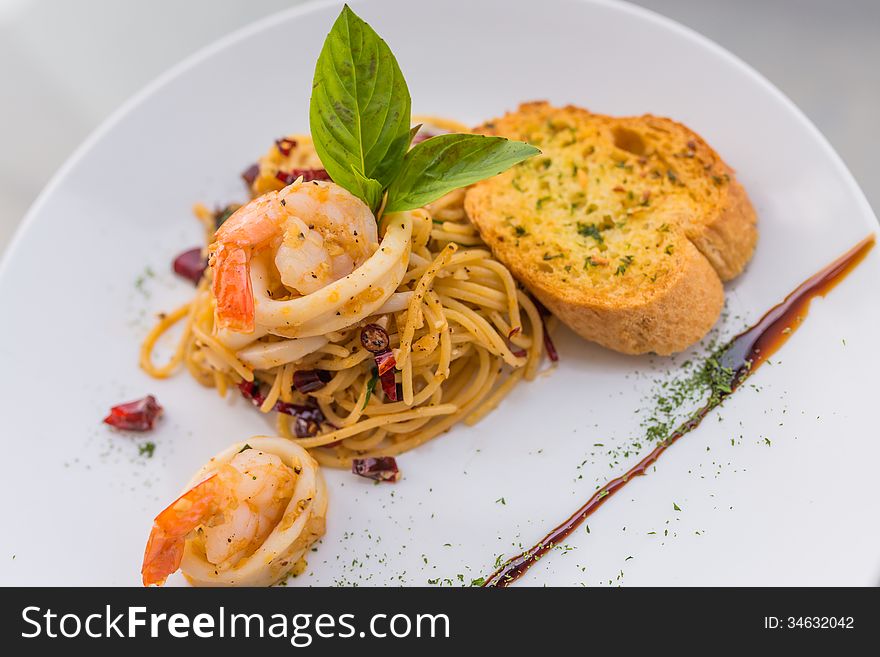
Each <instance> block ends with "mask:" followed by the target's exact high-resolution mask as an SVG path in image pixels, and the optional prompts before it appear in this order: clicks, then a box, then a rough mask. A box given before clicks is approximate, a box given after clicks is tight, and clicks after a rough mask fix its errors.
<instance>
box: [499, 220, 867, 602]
mask: <svg viewBox="0 0 880 657" xmlns="http://www.w3.org/2000/svg"><path fill="white" fill-rule="evenodd" d="M874 241H875V238H874V235H869V236H868V237H866V238H865V239H863V240H862V241H861V242H859V243H858V244H856V245H855V246H854V247H853V248H852V249H850V250H849V251H847V252H846V253H845V254H843V255H842V256H840V257H839V258H838V259H837V260H835V261H834V262H832V263H831V264H830V265H828V266H827V267H825V268H824V269H822V270H821V271H819V272H817V273H816V274H813V276H811V277H810V278H808V279H807V280H805V281H804V282H803V283H801V284H800V285H799V286H798V287H797V288H795V290H794V291H792V292H791V293H790V294H789V295H788V296H787V297H786V298H785V300H784V301H782V303H779V304H777V305H776V306H773V308H771V309H770V310H769V311H767V313H766V314H765V315H764V316H763V317H762V318H761V319H760V321H758V323H757V324H755V325H754V326H752V327H751V328H749V329H746V330H745V331H743V332H742V333H740V334H739V335H737V336H736V337H734V338H733V339H732V340H731V341H730V342H728V343H727V344H726V345H725V346H724V347H722V348H721V349H720V350H719V351H718V352H717V356H716V358H717V361H718V363H719V365H720V368H719V369H720V370H721V371H722V372H724V373H726V378H727V383H726V385H722V386H720V387H716V388H715V390H713V394H712V396H711V397H710V399H709V401H708V402H706V404H704V405H703V406H701V407H700V408H699V409H697V410H696V411H694V413H693V414H692V415H691V416H690V417H689V418H688V419H687V420H685V421H684V422H682V423H681V424H680V425H679V426H678V427H677V428H676V429H675V431H673V432H672V433H671V434H670V435H669V436H668V437H667V438H666V439H665V440H663V441H662V442H660V443H658V444H657V446H656V447H655V448H654V449H653V450H651V452H649V453H648V454H647V455H646V456H645V457H644V458H643V459H642V460H641V461H639V462H638V463H636V465H634V466H633V467H632V468H630V469H629V470H627V471H626V473H624V474H623V475H621V476H619V477H616V478H614V479H611V480H610V481H608V482H607V483H606V484H605V485H604V486H602V487H601V488H600V489H599V490H597V491H596V492H595V493H594V494H593V495H592V496H591V497H590V499H588V500H587V501H586V502H585V503H584V504H583V505H582V506H581V507H580V508H579V509H578V510H577V511H575V512H574V513H573V514H572V515H571V516H569V517H568V518H567V519H566V520H565V521H563V522H562V523H560V524H559V525H557V526H556V527H555V528H554V529H553V530H552V531H550V532H549V533H548V534H547V535H546V536H544V538H542V539H541V541H540V542H539V543H537V544H536V545H534V546H533V547H531V548H530V549H528V550H526V551H524V552H521V553H520V554H518V555H516V556H514V557H511V558H510V559H508V560H507V561H505V562H504V563H503V564H502V565H501V566H500V567H499V568H498V569H497V570H496V571H495V572H493V573H492V574H491V575H489V577H487V578H486V580H485V581H484V582H483V586H484V587H506V586H509V585H510V584H512V583H513V582H515V581H516V580H517V579H519V578H520V577H522V576H523V575H524V574H525V573H526V571H527V570H528V569H529V568H531V567H532V566H534V565H535V563H537V562H538V560H539V559H540V558H541V557H543V556H544V555H545V554H547V552H549V551H550V550H552V549H553V548H554V547H555V546H556V545H558V544H559V543H560V542H561V541H563V540H564V539H565V538H566V537H568V536H569V535H570V534H571V533H572V532H573V531H574V530H575V529H577V528H578V527H579V526H580V525H581V523H582V522H584V520H586V519H587V518H588V517H589V516H590V515H592V514H593V513H594V512H595V511H596V510H597V509H598V508H599V507H600V506H602V505H603V504H605V502H606V501H607V500H608V499H609V498H610V497H611V496H612V495H614V493H616V492H618V491H619V490H620V489H621V488H623V487H624V486H626V484H627V483H629V482H630V481H631V480H632V479H633V478H634V477H637V476H640V475H644V474H647V471H648V468H649V467H651V466H652V465H653V464H654V463H656V461H657V460H658V459H659V458H660V456H661V455H662V454H663V452H665V451H666V450H667V449H668V448H669V447H670V446H671V445H672V444H673V443H675V442H676V441H677V440H678V439H679V438H681V437H682V436H684V435H686V434H688V433H690V432H691V431H693V430H694V429H696V428H697V427H698V426H700V423H701V422H702V421H703V419H704V418H705V417H706V416H707V415H708V414H709V413H710V412H711V411H712V410H713V409H715V408H716V407H717V406H719V405H720V404H721V403H722V402H723V401H724V400H725V399H726V398H727V397H729V396H730V395H732V394H733V393H734V392H735V391H736V390H737V388H739V386H740V385H741V384H742V383H743V382H744V381H745V380H746V379H747V378H748V377H749V376H751V374H752V373H753V372H755V370H757V369H758V368H759V367H760V366H761V365H762V364H763V363H764V362H765V361H766V360H767V359H768V358H769V357H770V356H772V355H773V354H774V353H775V352H776V351H777V350H778V349H779V348H780V347H782V345H784V344H785V343H786V342H787V341H788V339H789V338H790V337H791V335H792V334H793V333H794V332H795V331H796V330H797V329H798V328H799V327H800V324H801V322H803V320H804V318H805V317H806V316H807V312H808V310H809V307H810V302H811V301H812V300H813V299H814V298H815V297H817V296H825V295H826V294H827V293H828V292H829V291H831V290H832V289H833V288H834V287H835V286H836V285H837V284H838V283H839V282H840V281H842V280H843V279H844V278H845V277H846V276H847V274H849V273H850V272H851V271H852V270H853V269H854V268H855V267H856V266H857V265H858V264H859V263H860V262H861V261H862V260H863V259H864V257H865V256H866V255H867V253H868V252H869V251H870V250H871V248H872V247H873V246H874Z"/></svg>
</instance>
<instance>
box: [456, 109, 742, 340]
mask: <svg viewBox="0 0 880 657" xmlns="http://www.w3.org/2000/svg"><path fill="white" fill-rule="evenodd" d="M480 131H481V132H484V133H486V134H492V135H499V136H504V137H508V138H510V139H519V140H522V141H525V142H528V143H530V144H533V145H535V146H537V147H538V148H540V149H541V151H542V154H541V155H539V156H537V157H535V158H532V159H531V160H528V161H526V162H524V163H522V164H519V165H517V166H515V167H513V168H512V169H510V170H508V171H506V172H505V173H503V174H501V175H499V176H496V177H494V178H491V179H489V180H485V181H483V182H480V183H478V184H476V185H475V186H473V187H472V188H471V189H470V190H469V191H468V193H467V197H466V199H465V207H466V209H467V212H468V215H469V216H470V218H471V219H472V221H473V222H474V223H475V224H476V225H477V227H478V228H479V230H480V233H481V235H482V237H483V239H484V240H485V241H486V242H487V243H488V244H489V245H490V247H491V248H492V251H493V252H494V253H495V255H496V256H497V257H498V258H499V259H500V260H501V261H502V262H504V264H506V265H507V266H508V267H509V268H510V269H511V270H512V272H513V273H514V275H515V276H516V277H517V278H518V279H519V280H520V281H521V282H522V283H523V284H525V285H526V286H527V287H528V288H529V290H530V291H531V292H532V293H533V294H534V295H535V296H536V297H537V298H538V299H539V300H540V301H541V302H542V303H544V305H546V306H547V307H548V308H549V309H550V310H551V311H553V313H554V314H556V315H557V316H558V317H559V318H560V319H561V320H562V321H563V322H565V323H566V324H567V325H568V326H570V327H571V328H572V329H573V330H574V331H576V332H577V333H578V334H580V335H581V336H582V337H584V338H586V339H588V340H592V341H594V342H597V343H599V344H601V345H604V346H606V347H609V348H611V349H614V350H617V351H621V352H624V353H631V354H638V353H647V352H654V353H657V354H670V353H674V352H677V351H681V350H683V349H685V348H687V347H688V346H690V345H691V344H693V343H694V342H696V341H697V340H699V339H700V338H701V337H703V336H704V335H705V334H706V332H707V331H708V330H709V329H710V328H711V327H712V325H713V324H714V323H715V321H716V320H717V319H718V316H719V314H720V312H721V308H722V306H723V303H724V292H723V286H722V281H726V280H729V279H731V278H733V277H735V276H737V275H738V274H739V273H740V272H741V271H742V270H743V268H744V267H745V265H746V263H747V262H748V261H749V259H750V258H751V255H752V252H753V250H754V247H755V242H756V240H757V229H756V227H755V211H754V209H753V208H752V205H751V203H750V202H749V199H748V197H747V195H746V193H745V190H744V189H743V188H742V186H741V185H740V184H739V183H738V182H737V181H736V179H735V178H734V175H733V171H732V169H730V167H728V166H727V165H726V164H725V163H724V162H723V161H722V160H721V158H720V157H719V156H718V154H717V153H716V152H715V151H714V150H712V148H711V147H710V146H709V145H708V144H706V142H704V141H703V140H702V139H701V138H700V137H699V135H697V134H696V133H694V132H692V131H691V130H689V129H688V128H687V127H685V126H683V125H681V124H680V123H676V122H675V121H672V120H670V119H666V118H659V117H655V116H651V115H645V116H640V117H627V118H615V117H609V116H604V115H600V114H593V113H591V112H588V111H587V110H584V109H580V108H577V107H571V106H569V107H564V108H556V107H553V106H551V105H549V104H548V103H544V102H536V103H527V104H524V105H522V106H520V108H519V110H518V111H517V112H512V113H509V114H507V115H506V116H504V117H503V118H501V119H498V120H495V121H492V122H489V123H487V124H485V125H484V126H482V128H481V130H480Z"/></svg>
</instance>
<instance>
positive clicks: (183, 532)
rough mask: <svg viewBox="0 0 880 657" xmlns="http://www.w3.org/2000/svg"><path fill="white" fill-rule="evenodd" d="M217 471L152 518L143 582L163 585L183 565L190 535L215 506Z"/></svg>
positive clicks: (145, 584)
mask: <svg viewBox="0 0 880 657" xmlns="http://www.w3.org/2000/svg"><path fill="white" fill-rule="evenodd" d="M216 477H217V475H211V476H210V477H208V478H207V479H205V480H204V481H203V482H202V483H200V484H198V485H196V486H194V487H193V488H191V489H190V490H188V491H187V492H185V493H184V494H183V495H181V496H180V497H178V498H177V499H176V500H175V501H174V502H172V503H171V504H170V505H169V506H168V507H167V508H166V509H165V510H164V511H162V512H161V513H160V514H159V515H158V516H156V519H155V520H154V521H153V529H152V531H151V532H150V537H149V538H148V539H147V547H146V549H145V550H144V563H143V566H142V567H141V577H142V579H143V583H144V586H151V585H153V584H155V585H157V586H162V584H164V583H165V580H166V579H167V578H168V576H169V575H170V574H171V573H173V572H175V571H176V570H177V569H178V568H180V562H181V561H182V560H183V550H184V547H185V545H186V537H187V535H188V534H189V533H190V532H191V531H192V530H193V529H195V528H196V527H198V526H199V525H200V524H201V523H202V522H203V521H204V519H205V518H207V517H209V516H210V515H211V513H212V512H213V511H214V510H215V509H216V506H217V499H218V494H219V485H218V482H217V479H216Z"/></svg>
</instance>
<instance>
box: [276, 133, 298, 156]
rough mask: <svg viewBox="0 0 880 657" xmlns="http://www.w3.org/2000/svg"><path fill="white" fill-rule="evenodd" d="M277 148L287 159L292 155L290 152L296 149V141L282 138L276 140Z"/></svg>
mask: <svg viewBox="0 0 880 657" xmlns="http://www.w3.org/2000/svg"><path fill="white" fill-rule="evenodd" d="M275 146H276V147H277V148H278V150H279V151H280V152H281V154H282V155H283V156H284V157H287V156H288V155H290V151H292V150H293V149H294V148H296V140H295V139H288V138H287V137H282V138H281V139H276V140H275Z"/></svg>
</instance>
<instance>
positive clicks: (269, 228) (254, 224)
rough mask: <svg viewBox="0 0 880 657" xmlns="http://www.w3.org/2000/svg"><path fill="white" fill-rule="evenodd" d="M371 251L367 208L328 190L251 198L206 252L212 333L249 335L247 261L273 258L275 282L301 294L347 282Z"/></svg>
mask: <svg viewBox="0 0 880 657" xmlns="http://www.w3.org/2000/svg"><path fill="white" fill-rule="evenodd" d="M378 244H379V236H378V231H377V228H376V218H375V217H374V216H373V213H372V212H371V211H370V208H369V207H368V206H367V205H366V204H365V203H364V202H363V201H361V200H360V199H359V198H357V197H356V196H354V195H353V194H351V193H349V192H348V191H346V190H345V189H343V188H342V187H340V186H339V185H337V184H335V183H332V182H325V181H312V182H308V183H304V182H302V180H297V181H296V182H294V183H292V184H290V185H288V186H287V187H285V188H284V189H282V190H280V191H277V192H276V191H272V192H268V193H266V194H264V195H262V196H259V197H257V198H255V199H254V200H252V201H250V202H249V203H247V204H246V205H244V206H242V207H241V208H239V209H238V210H237V211H236V212H235V213H234V214H233V215H232V216H231V217H229V219H227V220H226V221H225V222H224V223H223V225H222V226H221V227H220V228H219V230H217V233H216V234H215V236H214V243H213V244H212V245H211V246H210V248H209V253H210V256H211V268H212V270H213V274H214V280H213V285H212V292H213V295H214V298H215V300H216V302H217V311H216V315H217V324H218V326H219V327H220V328H226V329H230V330H233V331H237V332H239V333H252V332H253V331H254V329H255V309H254V292H253V286H252V283H251V276H250V263H251V259H252V258H253V257H254V256H257V255H260V254H263V253H268V254H269V255H271V256H273V257H274V263H275V268H276V269H277V272H278V275H279V277H280V280H281V283H282V284H283V285H284V286H285V287H286V288H287V289H288V290H289V291H290V292H291V293H292V294H299V295H307V294H311V293H312V292H315V291H317V290H319V289H321V288H322V287H324V286H325V285H329V284H330V283H333V282H334V281H337V280H339V279H340V278H343V277H345V276H347V275H349V274H350V273H351V272H352V271H354V270H355V268H357V267H359V266H360V265H362V264H363V263H364V262H365V261H366V260H367V259H368V258H369V257H370V256H371V255H373V253H374V252H375V251H376V249H377V248H378Z"/></svg>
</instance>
